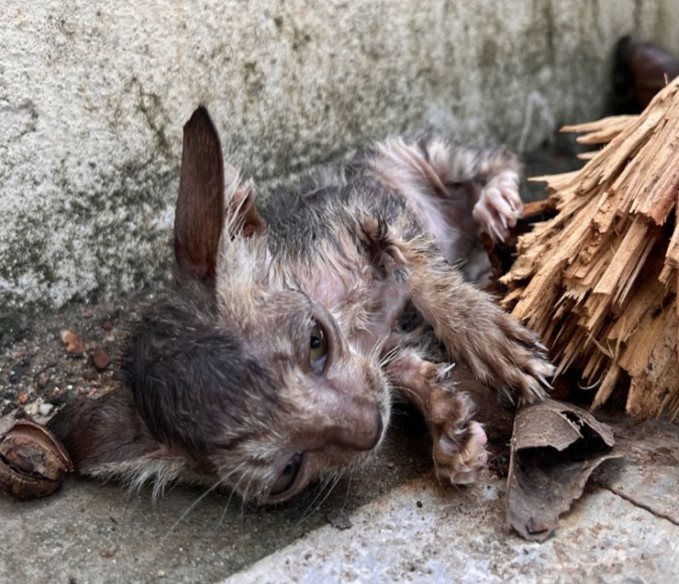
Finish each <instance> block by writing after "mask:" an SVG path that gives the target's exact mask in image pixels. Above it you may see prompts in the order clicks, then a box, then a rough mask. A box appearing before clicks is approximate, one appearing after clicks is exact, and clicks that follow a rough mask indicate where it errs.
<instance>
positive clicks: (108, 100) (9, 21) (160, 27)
mask: <svg viewBox="0 0 679 584" xmlns="http://www.w3.org/2000/svg"><path fill="white" fill-rule="evenodd" d="M2 12H3V18H2V19H0V308H1V309H0V312H1V314H0V329H3V328H4V329H8V328H11V327H12V323H13V322H14V321H13V319H14V318H16V317H17V315H19V314H22V315H25V314H35V311H36V310H37V309H42V308H54V307H59V306H61V305H63V304H65V303H68V302H69V301H74V300H84V301H96V300H100V299H106V298H111V297H113V296H115V295H119V294H121V293H125V292H129V291H132V290H134V289H136V288H139V287H141V286H143V285H144V284H147V283H149V282H154V281H158V280H161V279H164V278H166V277H167V274H168V272H169V265H170V264H169V258H170V254H169V246H168V243H169V240H170V235H171V224H172V219H173V205H174V200H175V197H176V190H177V185H178V168H179V159H180V150H181V129H182V124H183V123H184V122H185V121H186V120H187V119H188V117H189V115H190V114H191V111H192V110H193V109H194V108H195V107H196V105H198V104H200V103H203V104H205V105H207V106H208V107H209V109H210V111H211V112H212V115H213V117H214V119H215V122H216V124H217V126H218V127H219V130H220V132H221V134H222V136H223V138H224V141H225V151H226V156H227V157H228V158H229V160H230V161H231V162H232V163H234V164H235V165H237V166H239V167H241V168H242V169H243V173H244V174H245V175H246V176H252V177H254V178H255V179H256V180H258V181H260V182H262V183H265V184H266V183H267V182H268V181H271V180H272V179H275V178H281V177H286V176H289V175H291V174H293V173H296V172H298V171H299V170H301V169H303V168H305V167H308V166H311V165H314V164H319V163H323V162H326V161H329V160H333V159H336V158H337V157H339V156H341V155H342V154H343V153H345V152H347V151H349V150H350V149H351V148H353V147H355V146H356V145H357V144H359V143H361V142H363V141H365V140H366V139H369V138H373V137H383V136H385V135H387V134H394V133H398V132H402V131H408V130H413V129H416V128H422V127H427V128H434V129H436V130H439V131H443V132H446V133H449V134H451V135H453V136H455V137H456V138H457V139H459V140H463V141H470V142H490V141H493V142H504V143H507V144H508V145H510V146H511V147H513V148H516V149H518V150H519V151H527V150H530V149H533V148H536V147H538V146H540V145H541V144H543V143H544V142H545V141H546V140H550V139H551V137H552V136H553V132H554V130H555V128H556V127H557V126H558V125H559V124H562V123H568V122H577V121H585V120H589V119H592V118H595V117H597V116H598V115H599V114H600V113H601V111H602V108H603V104H604V101H605V99H606V91H607V89H608V79H609V67H610V58H611V53H612V50H613V47H614V45H615V42H616V40H617V39H618V38H619V37H620V36H621V35H623V34H626V33H630V32H633V33H636V34H639V35H641V36H643V37H645V38H649V39H653V40H656V41H659V42H661V43H664V44H665V45H666V46H667V47H668V48H671V49H673V50H675V51H676V50H678V49H679V40H677V37H676V36H673V35H672V31H673V30H676V26H673V23H674V25H676V24H677V23H678V22H679V5H678V4H677V3H676V2H675V1H674V0H647V1H646V0H645V1H644V2H641V1H632V0H617V1H616V2H604V1H597V0H560V1H559V2H556V1H553V0H551V1H550V0H540V1H537V0H495V1H493V0H475V1H474V2H462V1H452V0H423V1H421V2H417V3H415V2H412V1H410V0H389V1H386V0H351V1H348V0H324V1H322V2H318V1H315V0H306V1H305V0H286V1H285V2H283V1H282V0H281V1H276V0H257V1H256V2H252V1H245V0H243V1H239V0H221V1H219V2H217V1H216V0H206V1H203V2H176V1H174V2H173V1H170V0H147V1H145V2H124V1H120V0H111V1H110V2H106V3H104V2H90V1H86V0H36V1H35V2H30V3H27V2H25V1H19V0H4V3H3V10H2Z"/></svg>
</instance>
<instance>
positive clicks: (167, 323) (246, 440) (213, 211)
mask: <svg viewBox="0 0 679 584" xmlns="http://www.w3.org/2000/svg"><path fill="white" fill-rule="evenodd" d="M175 255H176V259H177V267H178V279H179V281H180V286H179V289H178V292H177V293H176V294H174V295H172V296H170V297H168V298H167V299H166V300H164V301H161V302H160V303H158V304H157V305H156V306H155V307H154V308H153V309H152V310H150V311H149V312H148V313H147V314H146V316H145V317H144V319H143V320H142V321H141V322H140V323H139V325H138V326H136V327H135V328H134V330H133V331H132V335H131V338H130V343H129V347H128V351H127V352H126V355H125V356H124V358H123V363H122V365H123V374H124V376H125V379H126V382H127V385H128V386H129V387H130V388H131V389H132V392H133V395H134V399H135V404H136V407H137V409H138V411H139V413H140V415H141V417H142V418H143V420H144V422H145V423H146V425H147V426H148V428H149V430H150V432H151V433H152V434H153V435H154V436H155V437H156V438H157V439H158V440H159V441H160V442H162V443H163V444H167V445H170V446H172V447H174V448H177V449H180V450H181V451H183V452H185V453H186V456H187V457H188V458H189V459H190V461H191V466H192V467H193V468H194V469H195V470H197V471H199V472H201V473H203V474H209V475H215V477H216V478H217V479H219V480H221V481H222V483H223V484H224V485H225V486H229V487H231V488H233V489H235V490H236V491H237V492H239V493H240V494H241V495H242V496H243V497H244V498H246V499H249V500H254V501H258V502H277V501H282V500H286V499H289V498H290V497H292V496H293V495H295V494H297V493H298V492H299V491H301V490H302V489H303V488H304V487H305V486H306V485H308V484H309V483H310V482H312V481H313V480H314V479H316V478H318V477H320V476H322V475H323V474H326V473H328V472H334V471H338V470H341V469H344V468H346V467H347V466H350V465H352V464H354V463H356V462H357V461H360V460H361V459H362V458H363V457H364V456H365V453H367V452H369V451H371V450H373V449H374V448H375V447H376V446H377V444H378V443H379V442H380V440H381V439H382V436H383V433H384V428H385V427H386V425H387V422H388V417H389V394H388V385H387V382H386V380H385V378H384V377H383V374H382V372H381V368H380V367H379V362H378V355H376V354H374V353H371V354H368V355H366V354H363V353H362V352H361V351H360V350H359V349H358V348H357V347H356V346H355V345H354V344H352V343H351V341H350V340H349V339H348V338H346V335H345V334H343V331H342V330H341V329H340V326H339V325H338V323H337V321H336V320H335V319H334V318H333V317H332V315H331V314H330V313H329V312H328V311H327V310H326V309H325V308H324V307H323V306H321V305H320V304H318V303H316V302H314V301H313V300H312V299H310V298H309V297H308V296H306V295H305V294H304V292H303V291H302V290H296V289H293V288H289V287H285V286H283V285H281V284H280V283H278V284H274V281H275V279H274V278H272V277H271V275H270V274H269V273H268V270H269V266H270V261H269V260H270V258H269V255H268V246H267V235H266V226H265V224H264V222H263V220H262V219H261V217H260V216H259V215H258V213H257V211H256V208H255V206H254V192H253V190H252V189H251V188H250V187H249V186H239V181H238V176H237V173H236V172H235V171H233V169H230V168H227V176H226V179H225V177H224V166H223V161H222V152H221V146H220V143H219V137H218V136H217V132H216V130H215V129H214V126H213V125H212V122H211V121H210V119H209V116H208V114H207V112H206V110H205V109H204V108H200V109H199V110H197V111H196V112H195V113H194V115H193V117H192V118H191V120H190V121H189V122H188V123H187V125H186V126H185V129H184V154H183V159H182V173H181V185H180V194H179V199H178V201H177V215H176V219H175ZM276 281H277V280H276Z"/></svg>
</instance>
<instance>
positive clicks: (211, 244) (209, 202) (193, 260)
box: [174, 106, 235, 282]
mask: <svg viewBox="0 0 679 584" xmlns="http://www.w3.org/2000/svg"><path fill="white" fill-rule="evenodd" d="M229 170H233V172H235V170H234V169H229ZM223 227H224V159H223V157H222V146H221V142H220V140H219V134H218V133H217V130H216V128H215V126H214V124H213V123H212V120H211V119H210V115H209V114H208V112H207V109H205V108H204V107H203V106H200V107H199V108H198V109H197V110H196V111H195V112H193V115H192V116H191V119H190V120H189V121H188V122H187V123H186V125H185V126H184V143H183V146H182V168H181V175H180V179H179V196H178V197H177V208H176V211H175V220H174V254H175V259H176V261H177V269H178V276H179V279H180V280H182V281H187V280H199V281H204V282H209V281H212V280H214V277H215V268H216V265H217V253H218V250H219V238H220V236H221V233H222V229H223Z"/></svg>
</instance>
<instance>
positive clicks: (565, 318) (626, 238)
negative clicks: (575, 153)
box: [501, 79, 679, 418]
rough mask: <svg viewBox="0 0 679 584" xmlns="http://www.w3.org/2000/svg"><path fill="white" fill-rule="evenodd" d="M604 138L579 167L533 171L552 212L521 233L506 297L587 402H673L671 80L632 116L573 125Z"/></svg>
mask: <svg viewBox="0 0 679 584" xmlns="http://www.w3.org/2000/svg"><path fill="white" fill-rule="evenodd" d="M564 131H569V132H579V133H584V135H582V136H580V137H579V138H578V141H579V142H581V143H585V144H595V145H604V144H606V145H605V146H603V148H602V149H601V150H599V151H598V152H596V153H594V154H593V155H591V156H589V157H587V158H589V162H588V163H587V164H586V165H585V167H584V168H583V169H582V170H580V171H577V172H572V173H568V174H562V175H556V176H547V177H540V178H539V179H536V180H543V181H545V182H546V183H547V187H548V189H549V191H550V193H551V196H550V198H551V200H553V201H554V203H555V206H556V209H557V215H556V216H555V217H554V218H553V219H550V220H548V221H545V222H542V223H538V224H536V225H535V227H534V229H533V231H531V232H530V233H528V234H526V235H524V236H522V237H521V238H519V241H518V246H517V251H518V258H517V260H516V262H515V264H514V266H513V267H512V268H511V270H510V271H509V272H508V273H507V274H506V275H505V276H504V277H503V278H502V279H501V282H502V283H503V284H504V285H505V286H507V289H508V291H507V294H506V295H505V297H504V299H503V304H504V305H505V306H506V307H508V308H511V309H512V311H513V314H514V315H515V316H516V317H518V318H519V319H521V320H522V321H523V322H525V323H527V324H528V325H530V326H531V327H532V328H534V329H535V330H536V331H537V332H538V333H539V334H540V335H541V337H542V339H543V341H544V342H545V344H546V345H547V346H549V347H550V349H551V354H552V358H553V359H554V362H555V363H556V365H557V367H558V374H559V373H563V372H564V371H566V370H567V369H570V368H575V369H576V371H577V372H578V373H579V374H580V376H581V377H582V379H583V383H582V385H586V386H591V387H592V388H593V390H595V391H596V394H595V396H594V401H593V407H595V408H596V407H598V406H600V405H602V404H603V403H604V402H606V401H607V400H608V399H609V398H610V397H611V395H612V394H613V391H614V390H616V389H618V390H620V389H623V390H627V402H626V410H627V412H628V413H629V414H631V415H633V416H636V417H640V418H645V417H651V416H658V415H660V414H661V413H662V412H668V413H669V414H670V415H671V416H676V415H677V413H679V354H678V353H677V330H678V328H679V312H678V309H677V298H676V293H677V287H678V286H677V285H678V284H679V229H678V228H677V214H678V212H679V206H678V205H677V203H678V198H679V79H677V80H675V81H674V82H672V83H671V84H670V85H668V86H667V87H666V88H665V89H664V90H663V91H662V92H661V93H659V94H658V95H657V96H656V98H655V99H654V100H653V101H652V102H651V104H650V105H649V106H648V108H647V109H646V110H645V111H644V113H643V114H641V115H640V116H621V117H615V118H606V119H603V120H600V121H598V122H593V123H588V124H582V125H579V126H570V127H566V128H564Z"/></svg>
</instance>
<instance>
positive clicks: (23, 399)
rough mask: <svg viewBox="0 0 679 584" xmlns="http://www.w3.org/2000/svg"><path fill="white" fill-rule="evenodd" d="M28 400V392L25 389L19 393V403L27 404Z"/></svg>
mask: <svg viewBox="0 0 679 584" xmlns="http://www.w3.org/2000/svg"><path fill="white" fill-rule="evenodd" d="M27 401H28V393H26V392H25V391H23V392H21V393H20V394H19V397H18V398H17V402H18V403H19V405H22V406H23V405H26V402H27Z"/></svg>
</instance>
